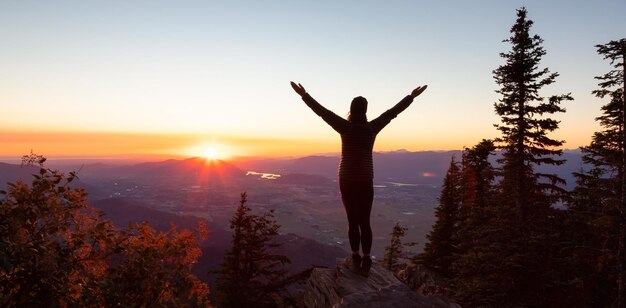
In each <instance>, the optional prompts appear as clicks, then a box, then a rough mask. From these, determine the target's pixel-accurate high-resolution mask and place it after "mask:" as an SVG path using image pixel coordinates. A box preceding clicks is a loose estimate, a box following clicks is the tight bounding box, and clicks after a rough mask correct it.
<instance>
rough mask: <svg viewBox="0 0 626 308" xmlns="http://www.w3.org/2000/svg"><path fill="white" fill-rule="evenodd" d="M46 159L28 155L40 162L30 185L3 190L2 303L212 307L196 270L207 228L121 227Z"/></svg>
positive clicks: (0, 199)
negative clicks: (100, 210) (94, 205)
mask: <svg viewBox="0 0 626 308" xmlns="http://www.w3.org/2000/svg"><path fill="white" fill-rule="evenodd" d="M44 162H45V158H43V157H41V156H37V155H32V154H31V155H29V156H25V157H24V163H25V164H28V165H37V166H39V170H38V171H39V172H38V173H37V174H34V175H33V176H34V178H33V181H32V183H31V184H30V185H29V184H27V183H24V182H22V181H17V182H15V183H9V184H8V189H7V191H0V306H3V307H6V306H18V307H23V306H35V305H42V307H43V306H45V307H48V306H120V305H121V306H176V307H184V306H194V307H197V306H209V302H208V291H209V290H208V286H207V285H206V284H205V283H203V282H201V281H200V280H199V279H198V278H197V277H195V276H194V275H193V274H191V267H192V265H193V264H194V263H195V262H196V261H197V259H198V257H199V256H200V247H199V242H200V241H202V240H203V239H204V238H205V237H206V236H207V232H206V226H204V225H203V224H202V223H200V224H199V226H198V228H197V229H196V230H195V231H189V230H176V229H175V228H172V229H171V230H170V231H168V232H157V231H155V230H154V229H153V228H151V227H150V226H149V225H148V224H147V223H144V224H137V225H134V226H129V227H127V228H124V229H118V228H116V227H115V226H113V224H112V223H111V222H109V221H107V220H104V219H102V213H100V212H99V211H97V210H96V209H93V208H91V207H89V206H88V205H87V193H86V192H85V191H84V190H83V189H82V188H77V187H74V186H73V185H72V182H73V181H75V180H76V178H77V175H76V173H73V172H71V173H69V175H67V176H66V175H65V174H63V173H61V172H59V171H56V170H51V169H49V168H46V167H45V166H44Z"/></svg>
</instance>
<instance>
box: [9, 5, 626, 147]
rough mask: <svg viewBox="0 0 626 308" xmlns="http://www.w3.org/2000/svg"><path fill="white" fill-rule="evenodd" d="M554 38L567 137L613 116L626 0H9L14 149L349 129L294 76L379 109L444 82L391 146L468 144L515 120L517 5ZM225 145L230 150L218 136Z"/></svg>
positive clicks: (547, 39)
mask: <svg viewBox="0 0 626 308" xmlns="http://www.w3.org/2000/svg"><path fill="white" fill-rule="evenodd" d="M522 6H525V7H526V8H527V10H528V17H529V18H530V19H531V20H533V21H534V23H535V24H534V26H533V28H532V29H531V32H532V33H534V34H538V35H540V36H541V37H542V38H543V39H544V44H543V46H544V48H545V49H546V51H547V55H546V56H545V57H544V58H543V61H542V63H541V66H542V67H548V68H549V69H550V70H551V71H552V72H558V73H559V74H560V76H559V77H558V78H557V80H556V83H555V84H553V85H550V86H548V87H545V88H544V89H543V90H542V92H541V94H542V95H544V96H550V95H554V94H564V93H568V92H571V93H572V96H573V97H574V99H575V100H574V101H573V102H567V103H566V104H565V105H564V107H565V108H566V109H567V113H565V114H560V115H557V116H554V117H555V118H557V119H558V120H560V121H561V125H560V129H559V130H558V131H556V132H554V133H553V134H552V135H551V137H554V138H556V139H563V140H565V141H566V144H565V146H564V147H565V148H570V149H571V148H577V147H579V146H582V145H586V144H588V143H589V141H590V137H591V135H592V134H593V132H594V131H596V130H598V129H599V127H598V125H597V124H596V123H595V121H594V118H595V117H597V116H598V115H600V106H601V105H602V104H604V103H605V102H603V101H602V100H600V99H597V98H595V97H593V96H592V95H591V93H590V92H591V91H592V90H593V89H595V88H596V84H597V81H596V80H594V78H593V77H594V76H598V75H601V74H603V73H605V72H607V71H608V70H609V69H610V66H609V63H608V62H607V61H605V60H603V59H602V57H600V56H599V55H598V54H597V53H596V50H595V48H594V45H596V44H601V43H606V42H609V41H610V40H616V39H620V38H624V37H626V18H623V16H624V14H625V13H626V1H622V0H620V1H582V0H581V1H571V0H570V1H563V0H559V1H556V0H555V1H398V0H390V1H367V0H366V1H351V0H349V1H277V0H267V1H29V0H24V1H8V0H3V1H0V42H2V43H1V44H0V68H1V69H0V157H18V156H21V155H23V154H27V153H29V152H30V151H31V150H32V151H34V152H36V153H37V154H41V155H44V156H48V157H128V156H142V155H143V156H150V155H152V156H155V155H156V156H158V155H180V156H199V155H203V153H204V152H206V151H207V148H213V149H214V150H216V151H218V152H220V153H221V155H222V156H224V157H226V156H299V155H310V154H318V153H335V152H338V151H339V148H340V139H339V136H338V135H337V134H336V133H335V132H334V131H333V130H332V129H331V128H330V127H329V126H328V125H326V124H325V123H324V122H323V121H322V120H321V119H320V118H319V117H317V116H316V115H315V114H314V113H313V112H311V110H310V109H309V108H308V107H307V106H306V105H305V104H304V103H302V101H301V100H300V98H299V97H298V96H297V95H296V94H295V93H294V92H293V90H292V89H291V87H290V86H289V81H291V80H293V81H296V82H299V83H301V84H302V85H303V86H304V87H305V88H306V89H307V91H308V92H309V93H310V94H311V95H312V96H313V97H314V98H316V99H317V100H318V101H319V102H320V103H321V104H322V105H324V106H325V107H327V108H328V109H330V110H332V111H334V112H335V113H337V114H338V115H340V116H345V115H346V114H347V112H348V109H349V104H350V101H351V100H352V98H353V97H355V96H364V97H366V98H367V99H368V101H369V110H368V115H369V117H370V119H372V118H374V117H376V116H377V115H378V114H380V113H382V112H384V111H385V110H386V109H388V108H390V107H392V106H393V105H394V104H395V103H397V102H398V101H399V100H400V99H402V98H403V97H404V96H406V95H407V94H409V93H410V92H411V90H412V89H414V88H415V87H417V86H419V85H423V84H427V85H428V89H427V90H426V92H424V93H423V94H422V95H421V96H420V97H418V98H417V99H416V100H415V102H414V103H413V105H411V106H410V107H409V109H407V110H406V111H405V112H404V113H402V114H401V115H400V116H399V117H398V118H397V119H395V120H394V121H392V123H391V124H390V125H389V126H388V127H387V128H385V129H384V130H383V131H382V132H381V133H380V134H379V136H378V138H377V141H376V146H375V150H376V151H392V150H398V149H406V150H411V151H423V150H452V149H462V148H463V147H471V146H473V145H475V144H476V143H477V142H479V141H480V140H481V139H484V138H494V137H497V136H498V131H497V130H496V129H495V128H494V126H493V124H496V123H498V122H499V119H498V117H497V116H496V115H495V112H494V109H493V104H494V102H496V101H497V100H498V98H499V96H498V94H497V93H495V90H497V89H498V86H497V84H496V83H495V82H494V79H493V75H492V71H493V70H494V69H495V68H497V67H498V66H499V65H501V64H502V63H503V60H502V58H500V57H499V53H501V52H507V51H508V50H510V44H508V43H504V42H502V40H504V39H506V38H508V37H509V36H510V33H509V30H510V27H511V26H512V25H513V23H514V22H515V15H516V9H518V8H520V7H522ZM214 150H212V151H214Z"/></svg>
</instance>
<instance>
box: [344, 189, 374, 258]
mask: <svg viewBox="0 0 626 308" xmlns="http://www.w3.org/2000/svg"><path fill="white" fill-rule="evenodd" d="M339 190H340V191H341V200H342V201H343V206H344V208H345V209H346V214H347V215H348V238H349V239H350V248H352V251H359V244H362V245H363V253H364V254H369V253H370V251H371V249H372V227H371V226H370V213H371V212H372V202H373V201H374V184H373V182H372V181H371V180H370V181H367V180H366V181H351V180H345V179H339Z"/></svg>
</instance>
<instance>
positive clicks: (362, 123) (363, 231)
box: [291, 81, 427, 276]
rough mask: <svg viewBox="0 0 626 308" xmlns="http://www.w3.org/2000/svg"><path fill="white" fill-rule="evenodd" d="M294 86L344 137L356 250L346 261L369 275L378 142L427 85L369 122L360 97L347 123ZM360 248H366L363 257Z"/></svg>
mask: <svg viewBox="0 0 626 308" xmlns="http://www.w3.org/2000/svg"><path fill="white" fill-rule="evenodd" d="M291 87H292V88H293V89H294V91H296V93H298V94H299V95H300V96H301V97H302V100H303V101H304V102H305V103H306V104H307V106H309V107H310V108H311V109H312V110H313V112H315V113H316V114H317V115H318V116H320V117H322V119H323V120H324V121H326V123H328V125H330V126H331V127H332V128H333V129H334V130H335V131H337V132H338V133H339V134H340V135H341V162H340V163H339V190H340V191H341V200H342V201H343V205H344V208H345V209H346V214H347V216H348V238H349V239H350V248H351V249H352V256H351V257H349V258H346V265H347V266H348V267H349V268H350V269H351V270H352V271H354V272H358V273H360V274H362V275H365V276H367V275H368V273H369V269H370V267H371V265H372V260H371V259H370V251H371V249H372V228H371V226H370V212H371V210H372V202H373V200H374V182H373V180H374V163H373V160H372V149H373V147H374V140H375V139H376V135H377V134H378V133H379V132H380V131H381V130H382V129H383V128H384V127H385V126H387V124H389V122H391V120H393V119H394V118H395V117H396V116H398V114H399V113H400V112H402V111H404V110H405V109H406V108H407V107H409V105H411V103H412V102H413V99H414V98H415V97H417V96H418V95H420V94H421V93H422V92H424V90H426V87H427V86H421V87H417V88H416V89H415V90H413V91H412V92H411V94H409V95H407V96H406V97H405V98H403V99H402V100H401V101H400V102H399V103H398V104H396V105H395V106H394V107H393V108H391V109H389V110H387V111H385V112H384V113H383V114H381V115H380V116H379V117H378V118H376V119H374V120H372V121H369V122H368V121H367V117H366V115H365V114H366V112H367V100H366V99H365V98H364V97H361V96H359V97H355V98H354V99H353V100H352V104H351V105H350V113H349V115H348V119H347V120H346V119H343V118H342V117H340V116H338V115H336V114H334V113H333V112H332V111H330V110H328V109H326V108H324V107H323V106H322V105H320V104H319V103H318V102H317V101H315V99H313V98H312V97H311V95H309V94H308V93H307V92H306V90H305V89H304V87H303V86H302V85H301V84H296V83H294V82H293V81H292V82H291ZM359 245H362V249H363V258H361V256H360V255H359Z"/></svg>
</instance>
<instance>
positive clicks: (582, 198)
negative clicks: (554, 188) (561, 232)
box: [571, 39, 626, 307]
mask: <svg viewBox="0 0 626 308" xmlns="http://www.w3.org/2000/svg"><path fill="white" fill-rule="evenodd" d="M596 48H597V51H598V53H599V54H600V55H602V56H603V57H604V59H608V60H610V62H611V65H612V67H613V69H612V70H610V71H609V72H608V73H606V74H604V75H602V76H597V77H595V78H596V79H598V80H599V81H600V82H599V83H598V86H599V88H598V89H596V90H594V91H593V92H592V93H593V94H595V95H596V96H597V97H598V98H601V99H602V98H606V97H608V98H609V101H608V102H607V103H606V104H605V105H604V106H602V108H601V109H602V115H601V116H599V117H597V118H596V121H597V122H598V123H599V124H600V126H601V127H602V130H601V131H599V132H596V133H594V135H593V137H592V141H591V144H590V145H589V146H586V147H582V148H581V150H582V152H583V154H584V156H583V162H585V163H586V164H587V165H589V166H591V168H590V169H589V170H587V171H584V172H580V173H577V174H575V175H576V177H577V186H576V188H575V190H574V198H573V202H572V205H571V209H572V210H573V213H574V217H575V218H576V219H578V220H579V221H581V222H582V223H581V224H580V225H581V227H582V228H586V230H587V232H586V235H587V236H586V237H579V238H581V239H586V241H585V242H583V243H579V245H580V244H582V245H584V247H587V248H588V249H589V251H592V252H595V253H594V254H593V258H594V259H595V260H596V262H595V264H596V268H597V269H598V270H597V271H596V272H595V273H594V275H592V277H591V279H593V280H592V281H593V283H591V284H593V285H598V286H600V287H598V288H594V289H593V290H592V291H591V294H590V296H589V297H590V300H591V301H592V303H594V304H595V303H600V304H602V303H606V302H602V301H603V300H604V301H606V300H607V298H615V295H614V294H615V293H616V295H617V303H618V306H620V307H623V306H626V294H625V293H626V285H625V284H626V278H625V277H626V251H625V241H626V234H625V232H626V203H625V202H626V198H625V197H624V192H625V189H624V185H626V181H625V180H624V177H625V176H626V174H625V172H624V170H625V159H626V155H624V151H625V149H626V147H625V146H624V140H625V138H624V134H625V133H626V131H625V130H624V123H625V120H624V110H625V107H624V106H625V102H624V93H625V90H624V86H625V84H626V83H625V82H624V78H625V74H624V71H625V70H626V68H625V66H626V64H625V59H624V58H625V57H626V39H621V40H617V41H611V42H609V43H607V44H603V45H596ZM586 257H589V256H586ZM588 278H589V277H588ZM613 281H618V283H617V285H614V284H613V283H612V282H613ZM606 304H608V303H606Z"/></svg>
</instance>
